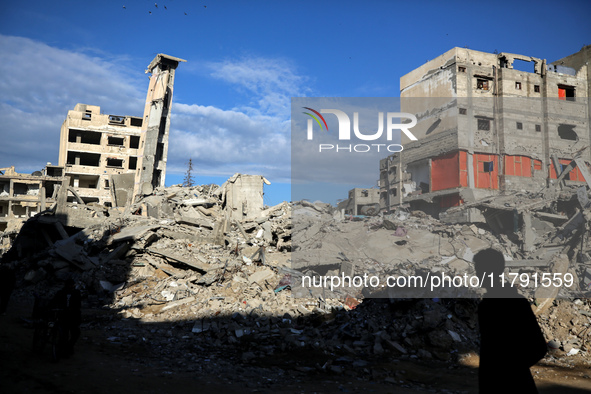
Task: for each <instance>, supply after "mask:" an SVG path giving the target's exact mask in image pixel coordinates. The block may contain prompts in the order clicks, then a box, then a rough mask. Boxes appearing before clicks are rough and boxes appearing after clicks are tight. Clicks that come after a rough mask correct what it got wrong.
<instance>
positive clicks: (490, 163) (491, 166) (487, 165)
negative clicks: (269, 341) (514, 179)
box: [482, 161, 495, 172]
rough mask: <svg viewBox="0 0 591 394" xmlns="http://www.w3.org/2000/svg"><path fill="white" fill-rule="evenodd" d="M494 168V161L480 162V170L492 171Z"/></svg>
mask: <svg viewBox="0 0 591 394" xmlns="http://www.w3.org/2000/svg"><path fill="white" fill-rule="evenodd" d="M494 170H495V163H494V161H483V162H482V172H494Z"/></svg>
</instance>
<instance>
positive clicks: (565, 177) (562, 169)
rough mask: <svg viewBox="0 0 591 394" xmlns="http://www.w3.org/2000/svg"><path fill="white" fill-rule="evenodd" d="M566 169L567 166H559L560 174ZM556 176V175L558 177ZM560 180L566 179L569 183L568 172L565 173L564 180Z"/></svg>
mask: <svg viewBox="0 0 591 394" xmlns="http://www.w3.org/2000/svg"><path fill="white" fill-rule="evenodd" d="M566 167H568V164H560V174H562V172H563V171H564V169H565V168H566ZM560 174H558V175H560ZM562 179H566V180H567V181H570V172H569V173H567V174H566V175H564V178H562Z"/></svg>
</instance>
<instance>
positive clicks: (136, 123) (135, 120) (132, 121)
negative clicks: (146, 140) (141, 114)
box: [129, 117, 143, 127]
mask: <svg viewBox="0 0 591 394" xmlns="http://www.w3.org/2000/svg"><path fill="white" fill-rule="evenodd" d="M129 124H130V125H131V126H134V127H142V124H143V121H142V118H133V117H132V118H130V119H129Z"/></svg>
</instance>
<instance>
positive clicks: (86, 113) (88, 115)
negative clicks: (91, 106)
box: [82, 111, 92, 120]
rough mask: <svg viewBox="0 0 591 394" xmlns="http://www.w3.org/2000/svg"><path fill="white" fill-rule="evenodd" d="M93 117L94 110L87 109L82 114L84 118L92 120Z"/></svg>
mask: <svg viewBox="0 0 591 394" xmlns="http://www.w3.org/2000/svg"><path fill="white" fill-rule="evenodd" d="M91 119H92V112H91V111H86V112H85V113H83V114H82V120H91Z"/></svg>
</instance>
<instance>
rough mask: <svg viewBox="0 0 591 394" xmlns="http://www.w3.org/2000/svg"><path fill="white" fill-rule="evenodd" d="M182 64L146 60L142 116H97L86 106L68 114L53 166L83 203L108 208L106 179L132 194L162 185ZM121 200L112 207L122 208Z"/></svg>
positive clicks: (110, 191) (161, 59)
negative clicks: (63, 171) (147, 78)
mask: <svg viewBox="0 0 591 394" xmlns="http://www.w3.org/2000/svg"><path fill="white" fill-rule="evenodd" d="M184 61H185V60H183V59H179V58H176V57H172V56H168V55H164V54H158V55H157V56H156V57H155V58H154V60H152V62H151V63H150V65H149V66H148V69H147V70H146V73H150V74H151V75H150V83H149V87H148V93H147V97H146V105H145V108H144V115H143V117H142V118H139V117H133V116H118V115H107V114H101V112H100V107H99V106H95V105H86V104H77V105H76V106H75V107H74V109H73V110H71V111H68V116H67V118H66V120H65V121H64V123H63V124H62V128H61V133H60V152H59V165H60V166H63V167H65V169H66V176H68V177H69V178H70V181H69V182H70V185H69V186H71V187H73V188H74V190H75V191H76V192H77V193H78V195H79V196H80V198H81V199H82V200H83V201H84V202H85V203H90V202H96V203H99V204H101V205H107V206H110V205H112V204H113V203H114V201H113V200H115V199H116V196H114V193H113V190H114V188H112V187H111V186H112V183H113V180H112V177H115V182H117V180H119V182H123V183H125V184H126V186H127V187H129V186H131V187H132V189H133V190H134V192H135V193H137V192H139V191H141V190H144V191H147V192H149V191H150V190H152V189H153V188H154V187H161V186H164V180H165V171H166V159H167V154H168V135H169V129H170V108H171V104H172V92H173V87H174V76H175V69H176V68H177V66H178V64H179V62H184ZM142 187H143V188H142ZM129 197H131V193H130V196H129ZM68 198H69V200H70V201H73V200H74V197H73V196H69V197H68ZM124 200H125V201H123V202H120V203H119V204H115V205H126V203H127V202H128V201H127V198H125V199H124ZM115 202H116V201H115Z"/></svg>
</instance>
